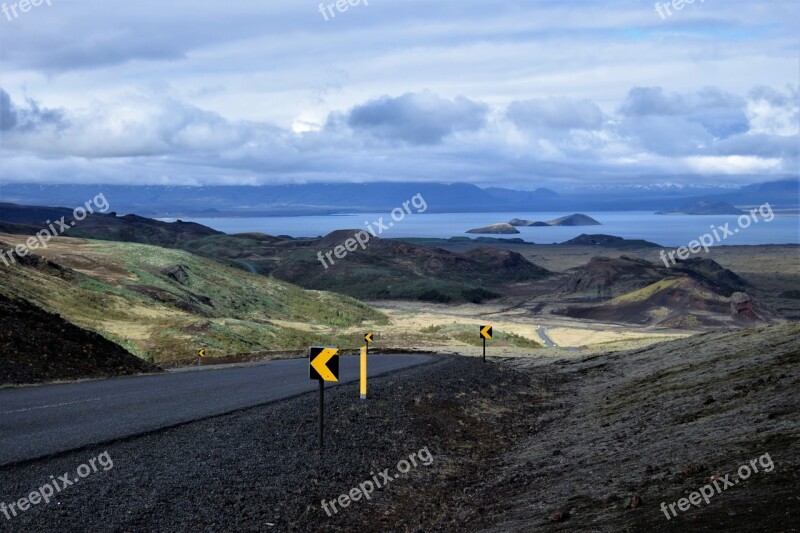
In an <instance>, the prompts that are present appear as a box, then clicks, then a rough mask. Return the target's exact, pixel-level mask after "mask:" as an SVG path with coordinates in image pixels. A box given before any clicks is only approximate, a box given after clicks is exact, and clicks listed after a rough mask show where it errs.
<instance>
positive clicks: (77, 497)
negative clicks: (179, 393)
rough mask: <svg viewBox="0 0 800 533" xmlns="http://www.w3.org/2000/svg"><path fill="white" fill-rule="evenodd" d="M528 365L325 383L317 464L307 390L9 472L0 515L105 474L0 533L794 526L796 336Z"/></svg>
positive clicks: (443, 368) (468, 363)
mask: <svg viewBox="0 0 800 533" xmlns="http://www.w3.org/2000/svg"><path fill="white" fill-rule="evenodd" d="M534 363H535V364H531V363H529V362H527V361H526V360H524V359H521V358H514V359H509V360H490V361H489V362H488V363H487V364H483V363H481V362H480V360H479V359H476V358H464V357H444V358H442V359H441V360H440V361H438V362H436V363H433V364H430V365H427V366H425V367H421V368H416V369H412V370H410V371H407V372H403V373H400V374H397V375H394V376H388V377H385V378H380V379H375V380H373V382H372V386H371V390H370V399H369V400H367V401H362V400H359V398H358V393H357V388H356V385H354V384H353V385H345V386H341V387H336V388H331V389H328V390H327V391H326V420H327V428H328V433H327V441H326V445H325V448H324V451H323V453H321V454H320V453H319V450H318V449H317V447H316V428H317V411H316V409H317V405H316V401H317V398H316V396H315V395H313V394H312V395H306V396H301V397H298V398H295V399H291V400H286V401H282V402H278V403H275V404H272V405H267V406H262V407H258V408H254V409H249V410H246V411H242V412H239V413H235V414H231V415H226V416H222V417H216V418H212V419H209V420H205V421H200V422H196V423H192V424H186V425H183V426H180V427H176V428H172V429H168V430H164V431H160V432H157V433H153V434H149V435H145V436H141V437H137V438H132V439H127V440H124V441H121V442H116V443H111V444H107V445H102V446H97V447H92V448H90V449H85V450H80V451H77V452H71V453H68V454H64V455H60V456H58V457H54V458H51V459H48V460H44V461H37V462H33V463H25V464H20V465H15V466H11V467H7V468H4V469H2V470H0V502H10V501H13V500H15V499H17V498H20V497H22V496H25V495H27V494H28V493H30V491H31V490H33V489H34V488H36V487H38V486H40V485H42V484H43V483H45V482H46V481H48V480H49V476H50V475H60V474H62V473H63V472H75V469H76V468H77V467H78V465H80V464H82V463H84V462H86V461H87V460H88V459H89V458H91V457H93V456H96V455H98V454H100V453H102V452H103V451H105V450H107V451H108V453H109V455H110V457H111V458H113V461H114V468H113V469H110V470H108V471H101V472H98V473H96V474H92V475H91V476H90V477H87V478H86V479H84V480H81V482H80V483H79V484H77V485H76V486H73V487H69V488H68V489H67V490H65V492H63V493H61V494H59V495H58V498H57V500H56V501H51V502H50V503H49V504H48V505H42V504H40V505H38V506H36V507H34V508H32V509H31V510H28V511H27V512H25V513H22V514H21V515H20V516H17V517H14V518H13V521H7V520H5V518H4V517H3V516H2V515H0V531H6V530H8V531H11V530H13V531H34V530H35V531H40V530H50V529H54V530H93V531H107V530H108V531H151V530H161V531H229V530H237V531H318V530H321V531H481V530H490V531H645V530H655V531H687V530H692V531H705V530H711V529H720V528H724V529H726V530H729V531H795V530H796V528H797V526H796V524H798V523H800V501H799V500H798V494H800V491H798V488H800V453H798V452H800V444H799V443H800V438H798V437H800V414H799V413H800V406H799V405H798V403H800V402H798V399H799V398H800V393H798V390H800V389H798V385H800V325H798V324H789V325H785V326H778V327H770V328H764V329H761V330H748V331H745V332H740V333H729V334H705V335H700V336H695V337H691V338H687V339H682V340H678V341H673V342H670V343H663V344H659V345H655V346H652V347H649V348H645V349H640V350H634V351H628V352H617V353H613V354H604V355H596V356H589V357H582V358H580V359H578V360H575V359H573V360H563V361H561V362H557V363H547V362H545V361H543V360H541V359H537V360H534ZM423 449H425V450H427V451H429V452H430V457H431V458H432V461H430V464H428V465H425V464H422V463H420V464H418V466H417V467H411V468H410V471H409V472H408V473H407V474H403V475H400V476H399V477H398V478H396V479H394V477H392V481H391V482H389V483H388V485H387V486H386V488H385V489H381V490H376V491H375V493H374V494H373V496H372V497H371V499H370V500H364V499H363V498H362V499H360V500H359V501H354V502H352V503H350V504H349V506H348V507H347V508H344V509H340V511H339V512H338V513H331V515H332V516H328V515H327V513H326V512H325V511H324V510H323V509H322V507H321V500H323V499H324V500H326V501H328V502H330V501H331V500H334V499H337V498H338V497H339V495H341V494H346V493H348V492H349V491H350V490H351V489H352V488H354V487H358V486H359V485H360V484H361V483H362V482H364V481H367V480H370V479H372V478H373V476H376V477H377V476H379V472H381V471H383V470H384V469H387V468H388V469H389V471H388V473H389V475H391V476H393V475H394V474H395V473H397V472H398V471H397V466H398V463H399V461H401V460H404V459H405V460H408V458H409V456H410V455H411V454H415V453H417V454H419V452H420V450H423ZM764 454H769V456H770V458H771V461H772V464H773V465H774V468H773V469H771V471H770V472H764V471H762V472H759V473H757V474H754V475H752V476H751V477H750V478H749V479H747V480H744V479H740V480H739V481H740V483H738V484H735V486H734V487H733V488H729V489H727V490H725V491H723V492H722V493H720V494H716V495H714V496H713V498H712V499H711V500H710V504H709V505H705V504H704V503H703V504H701V505H699V506H692V507H691V508H690V509H689V510H688V511H686V512H682V513H679V515H678V516H677V517H676V518H672V519H671V520H669V521H668V520H667V519H666V518H665V516H664V514H663V513H662V511H661V509H660V503H661V502H666V503H667V504H669V503H672V502H676V501H677V500H679V499H681V498H683V497H685V496H687V495H688V493H690V492H691V491H694V490H697V489H699V488H700V487H701V486H703V485H704V484H706V483H708V482H709V480H710V479H716V477H715V476H725V475H726V474H734V475H733V476H731V477H730V478H729V479H730V480H731V481H734V482H735V480H736V479H738V478H737V476H736V470H737V469H738V467H739V466H740V465H742V464H747V463H749V462H750V460H752V459H757V458H759V457H762V456H763V455H764ZM419 457H420V456H419V455H418V459H417V460H418V462H419V461H420V459H419ZM762 470H764V469H763V468H762ZM380 479H383V478H382V477H381V478H380Z"/></svg>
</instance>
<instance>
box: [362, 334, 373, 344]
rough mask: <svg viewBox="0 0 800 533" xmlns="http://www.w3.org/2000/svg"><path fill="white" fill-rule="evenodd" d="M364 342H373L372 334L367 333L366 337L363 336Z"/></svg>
mask: <svg viewBox="0 0 800 533" xmlns="http://www.w3.org/2000/svg"><path fill="white" fill-rule="evenodd" d="M364 340H365V341H367V342H374V341H373V340H372V332H370V333H367V334H366V335H364Z"/></svg>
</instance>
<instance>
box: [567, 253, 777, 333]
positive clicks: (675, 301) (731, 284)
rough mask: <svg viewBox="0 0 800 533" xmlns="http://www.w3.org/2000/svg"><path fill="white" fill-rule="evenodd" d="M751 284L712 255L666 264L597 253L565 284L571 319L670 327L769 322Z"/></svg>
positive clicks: (722, 325) (568, 314) (742, 324)
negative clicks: (570, 300) (671, 265)
mask: <svg viewBox="0 0 800 533" xmlns="http://www.w3.org/2000/svg"><path fill="white" fill-rule="evenodd" d="M749 287H750V284H749V283H748V282H747V281H746V280H744V279H742V278H741V277H739V276H737V275H736V274H735V273H733V272H731V271H730V270H727V269H725V268H723V267H721V266H720V265H719V264H717V263H716V262H714V261H713V260H711V259H704V258H693V259H689V260H687V261H682V262H680V263H678V264H677V265H676V266H675V267H672V268H667V267H664V266H662V265H659V264H657V263H650V262H649V261H646V260H643V259H638V258H632V257H627V256H622V257H620V258H616V259H612V258H608V257H595V258H593V259H592V260H591V261H589V263H587V264H586V265H585V266H583V267H580V268H576V269H573V270H572V271H571V272H570V276H569V278H568V279H567V280H566V281H565V282H564V283H563V284H562V285H561V287H560V291H561V292H562V293H563V294H568V295H570V296H572V301H573V302H574V303H573V304H572V305H568V306H567V307H565V308H563V309H559V310H557V311H556V312H557V314H562V315H564V316H569V317H572V318H579V319H588V320H600V321H608V322H625V323H629V324H638V325H651V326H652V325H658V326H669V327H699V326H703V327H743V326H752V325H756V324H762V323H770V322H771V321H772V318H773V317H772V314H771V313H770V312H769V311H768V310H767V309H765V308H764V306H763V305H762V304H760V303H759V302H758V301H756V300H755V299H754V298H752V297H751V296H750V295H748V294H747V293H746V292H745V291H746V290H747V289H748V288H749Z"/></svg>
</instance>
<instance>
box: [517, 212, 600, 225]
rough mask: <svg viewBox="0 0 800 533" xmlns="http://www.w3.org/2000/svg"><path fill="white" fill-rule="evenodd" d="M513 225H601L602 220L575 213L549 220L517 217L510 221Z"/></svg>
mask: <svg viewBox="0 0 800 533" xmlns="http://www.w3.org/2000/svg"><path fill="white" fill-rule="evenodd" d="M509 224H511V225H512V226H518V227H532V226H536V227H539V226H600V225H601V224H600V222H598V221H596V220H595V219H593V218H592V217H589V216H586V215H582V214H580V213H576V214H574V215H567V216H565V217H561V218H555V219H553V220H549V221H547V222H538V221H533V220H523V219H520V218H515V219H513V220H512V221H511V222H509Z"/></svg>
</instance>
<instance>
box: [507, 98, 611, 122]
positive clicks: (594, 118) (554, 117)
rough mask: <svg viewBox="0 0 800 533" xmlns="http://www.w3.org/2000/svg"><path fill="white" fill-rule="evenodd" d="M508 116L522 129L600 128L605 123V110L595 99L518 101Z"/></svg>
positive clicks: (511, 105)
mask: <svg viewBox="0 0 800 533" xmlns="http://www.w3.org/2000/svg"><path fill="white" fill-rule="evenodd" d="M506 116H508V118H509V119H510V120H511V121H512V122H513V123H514V124H516V125H517V126H518V127H521V128H552V129H584V130H597V129H600V127H601V126H602V125H603V112H602V111H600V108H599V107H597V105H596V104H595V103H594V102H590V101H589V100H574V99H570V98H563V97H557V98H547V99H537V100H522V101H515V102H512V103H511V104H510V105H509V106H508V110H507V111H506Z"/></svg>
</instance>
